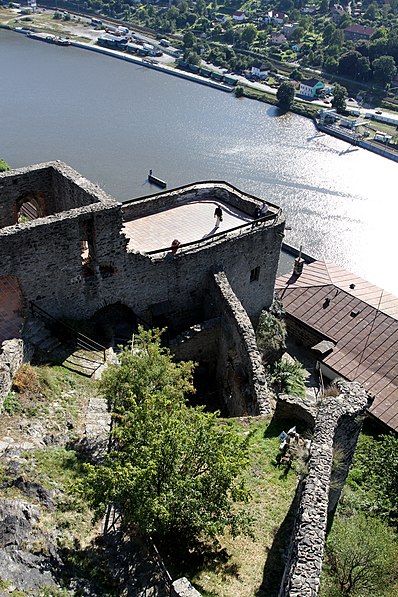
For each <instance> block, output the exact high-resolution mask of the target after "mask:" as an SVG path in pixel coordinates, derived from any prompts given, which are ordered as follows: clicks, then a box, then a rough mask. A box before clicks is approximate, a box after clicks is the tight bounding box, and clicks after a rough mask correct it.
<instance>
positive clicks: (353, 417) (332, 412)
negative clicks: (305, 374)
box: [279, 381, 369, 597]
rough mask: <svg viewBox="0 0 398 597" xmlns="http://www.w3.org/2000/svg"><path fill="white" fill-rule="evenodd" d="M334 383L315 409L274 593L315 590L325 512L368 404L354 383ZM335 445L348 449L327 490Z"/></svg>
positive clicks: (297, 596) (308, 595) (287, 596)
mask: <svg viewBox="0 0 398 597" xmlns="http://www.w3.org/2000/svg"><path fill="white" fill-rule="evenodd" d="M336 385H337V387H338V388H339V390H340V392H341V393H340V395H339V396H337V397H328V398H325V399H324V400H323V401H322V402H321V404H320V406H319V410H318V413H317V417H316V421H315V428H314V433H313V438H312V442H311V448H310V456H309V460H308V463H307V466H308V473H307V475H306V477H305V478H304V479H303V480H302V481H301V485H302V486H301V488H300V490H301V495H300V499H299V505H298V512H297V516H296V520H295V526H294V530H293V534H292V539H291V544H290V548H289V552H288V556H287V562H286V566H285V572H284V576H283V580H282V584H281V588H280V592H279V597H316V596H317V595H318V592H319V588H320V575H321V570H322V559H323V553H324V545H325V538H326V529H327V524H328V513H329V512H330V511H331V510H332V509H334V508H335V506H336V504H337V500H338V497H339V496H340V493H341V489H342V485H343V483H344V481H345V478H346V476H347V473H348V470H349V466H350V464H351V461H352V457H353V454H354V450H355V446H356V443H357V439H358V435H359V432H360V430H361V427H362V420H363V419H362V417H363V415H364V414H365V411H366V408H367V407H368V404H369V396H368V394H367V393H366V392H365V390H363V389H362V387H361V386H360V385H359V384H358V383H349V382H343V381H341V382H337V384H336ZM337 448H339V450H340V449H342V450H343V451H344V450H347V451H346V454H345V457H344V462H343V465H344V467H343V468H344V470H343V471H342V472H341V473H340V474H339V481H340V483H341V485H340V487H339V488H338V489H337V490H332V491H331V482H332V481H334V480H335V479H334V478H333V477H334V474H333V459H334V456H335V451H336V449H337ZM339 464H340V465H341V463H339ZM333 485H334V483H333Z"/></svg>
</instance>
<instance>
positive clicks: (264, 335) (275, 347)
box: [256, 311, 286, 364]
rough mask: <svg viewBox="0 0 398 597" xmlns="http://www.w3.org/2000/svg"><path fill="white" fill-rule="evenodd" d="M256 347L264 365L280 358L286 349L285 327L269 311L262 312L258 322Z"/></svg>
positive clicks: (282, 322)
mask: <svg viewBox="0 0 398 597" xmlns="http://www.w3.org/2000/svg"><path fill="white" fill-rule="evenodd" d="M256 337H257V346H258V349H259V350H260V352H261V353H262V357H263V360H264V362H265V363H267V364H272V363H275V361H277V360H278V359H280V358H281V356H282V354H283V352H284V351H285V349H286V344H285V338H286V325H285V322H284V321H281V320H280V319H279V318H278V317H275V315H273V314H272V313H271V312H270V311H262V312H261V315H260V320H259V322H258V326H257V331H256Z"/></svg>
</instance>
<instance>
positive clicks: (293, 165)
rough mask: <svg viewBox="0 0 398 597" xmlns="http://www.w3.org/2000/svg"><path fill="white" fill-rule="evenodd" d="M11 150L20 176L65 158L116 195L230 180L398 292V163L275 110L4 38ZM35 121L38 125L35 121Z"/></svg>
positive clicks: (7, 152)
mask: <svg viewBox="0 0 398 597" xmlns="http://www.w3.org/2000/svg"><path fill="white" fill-rule="evenodd" d="M0 49H3V50H4V51H7V57H8V59H7V61H4V62H3V64H2V76H3V80H5V81H7V85H5V86H3V87H2V88H1V93H0V110H1V113H2V114H7V118H3V119H2V131H1V141H2V146H1V151H2V155H1V157H3V158H4V159H6V161H7V162H9V163H10V164H11V165H12V166H14V167H19V166H25V165H28V164H32V163H38V162H41V161H47V160H53V159H61V160H63V161H65V162H67V163H68V164H70V165H71V166H72V167H74V168H76V169H77V170H78V171H79V172H81V173H82V174H83V175H84V176H87V178H89V179H90V180H92V181H94V182H98V183H99V184H100V186H102V187H103V188H104V190H106V191H107V192H109V193H111V194H112V195H113V196H114V197H116V198H117V199H120V200H125V199H128V198H131V197H138V196H141V195H145V194H150V193H154V192H156V191H157V189H156V188H154V187H152V186H150V185H148V183H147V182H146V175H147V172H148V170H149V168H154V171H155V173H156V174H157V175H158V176H160V177H161V178H163V179H166V180H167V182H168V187H169V188H172V187H175V186H179V185H182V184H186V183H189V182H192V181H197V180H204V179H212V180H220V179H223V180H227V181H229V182H231V183H232V184H234V185H236V186H238V187H239V188H241V189H242V190H243V191H247V192H249V193H252V194H254V195H257V196H259V197H263V198H265V199H268V200H269V201H271V202H273V203H276V204H278V205H280V206H281V207H283V209H284V211H285V213H286V218H287V222H288V224H289V226H291V228H292V230H291V231H289V232H287V233H286V241H287V242H288V243H290V244H293V245H295V246H299V245H300V244H303V247H304V250H305V251H306V252H307V253H310V254H313V255H314V256H316V257H318V258H322V257H324V258H326V259H329V260H331V261H335V262H336V263H338V264H340V265H342V266H343V267H346V268H347V269H350V270H352V271H353V272H356V273H358V274H359V275H363V276H365V277H367V278H368V279H369V280H370V281H372V282H374V283H376V284H379V285H381V286H384V287H386V288H388V289H391V290H392V291H393V292H395V293H396V294H398V277H397V276H395V275H392V272H395V269H396V268H395V250H396V242H395V238H396V229H397V224H398V207H397V199H396V193H395V191H394V189H395V187H396V180H397V178H396V176H397V172H398V170H397V168H398V166H397V164H396V163H394V162H391V161H389V160H386V159H384V158H381V157H379V156H376V155H374V154H371V153H369V152H367V151H365V150H363V149H357V148H353V147H352V146H350V145H348V144H347V143H345V142H342V141H340V140H337V139H334V138H332V137H329V136H327V135H323V134H319V133H318V132H317V131H316V129H315V127H314V125H313V123H312V122H311V121H310V120H307V119H304V118H300V117H298V116H296V115H294V114H284V115H281V114H280V112H279V110H278V109H277V108H276V107H274V106H268V105H267V104H262V103H258V102H254V101H249V100H244V99H243V100H242V99H241V100H237V99H235V98H234V97H233V96H232V95H228V94H223V93H221V92H218V91H215V90H213V89H209V88H206V87H201V86H199V85H195V84H193V83H189V82H187V81H182V80H179V79H175V78H173V77H168V76H165V75H162V74H159V73H155V72H153V71H149V70H148V69H145V68H141V67H135V66H132V65H129V64H127V63H125V62H122V61H118V60H115V59H111V58H108V57H106V56H101V55H96V54H92V53H90V52H85V51H83V50H77V49H75V48H71V47H69V48H60V47H57V46H50V45H48V44H42V43H40V42H35V41H32V40H28V39H26V38H24V37H23V36H18V35H17V34H12V33H11V32H8V31H4V30H0ZM32 115H34V118H32Z"/></svg>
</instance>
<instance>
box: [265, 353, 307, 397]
mask: <svg viewBox="0 0 398 597" xmlns="http://www.w3.org/2000/svg"><path fill="white" fill-rule="evenodd" d="M306 374H307V372H306V370H305V369H304V367H303V366H302V365H301V363H299V362H298V361H297V359H294V361H293V362H292V361H288V360H287V359H281V360H280V361H278V362H276V363H275V365H274V366H273V367H272V369H271V380H272V382H273V383H274V384H275V385H276V386H277V388H278V393H283V394H290V395H292V396H301V397H304V396H305V383H304V382H305V378H306Z"/></svg>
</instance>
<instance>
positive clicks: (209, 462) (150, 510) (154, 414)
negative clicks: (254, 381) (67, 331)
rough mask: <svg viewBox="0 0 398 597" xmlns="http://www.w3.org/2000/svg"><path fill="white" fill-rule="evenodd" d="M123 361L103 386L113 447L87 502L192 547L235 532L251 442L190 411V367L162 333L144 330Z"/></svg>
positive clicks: (86, 485) (89, 482) (90, 480)
mask: <svg viewBox="0 0 398 597" xmlns="http://www.w3.org/2000/svg"><path fill="white" fill-rule="evenodd" d="M118 358H119V361H120V366H117V365H115V366H112V367H110V368H109V369H108V370H107V371H106V372H105V374H104V377H103V381H102V382H101V387H102V390H103V391H104V393H105V396H106V397H107V399H108V402H109V404H110V405H111V407H112V408H113V418H114V427H113V432H112V438H113V449H112V451H111V452H110V453H109V454H108V456H107V457H106V458H105V460H104V462H103V463H102V464H101V465H88V466H87V477H86V479H85V481H84V482H83V491H84V492H85V494H86V497H87V499H88V501H89V503H90V504H91V505H92V507H93V508H94V509H95V511H96V512H97V513H99V514H100V513H102V512H103V511H104V507H105V505H106V504H114V505H116V506H117V508H118V509H120V511H121V513H122V515H123V519H124V522H125V525H126V526H127V527H128V526H129V525H138V526H139V529H140V530H141V532H143V533H151V534H153V535H154V536H156V537H157V538H165V537H167V538H171V539H173V538H174V539H176V540H177V541H183V542H185V543H186V544H187V545H188V544H189V542H190V541H191V540H193V539H196V538H203V537H214V536H215V535H216V534H219V533H221V532H222V531H223V529H224V528H225V527H226V526H228V527H229V528H230V530H231V532H232V534H233V535H235V534H237V533H238V532H239V530H241V529H242V528H243V527H244V518H243V516H242V515H241V514H240V513H239V512H238V511H237V509H236V506H235V505H234V502H236V501H239V500H246V499H247V491H246V489H245V486H244V484H243V482H242V481H241V480H240V478H239V475H240V473H241V472H242V470H243V469H244V468H245V466H246V464H247V463H248V455H247V444H248V437H246V438H244V439H242V438H241V437H240V436H239V435H238V434H237V432H236V431H235V428H233V427H232V425H220V424H219V422H218V413H205V412H204V411H203V408H202V407H196V408H191V407H189V406H188V404H187V402H186V394H187V392H192V391H193V386H192V371H193V363H191V362H187V363H174V361H173V359H172V356H171V354H170V352H169V351H168V350H167V349H166V348H162V347H161V345H160V332H159V330H154V331H151V332H144V331H143V330H141V331H140V332H139V334H138V336H137V337H136V340H135V343H134V350H130V349H129V348H128V349H125V350H124V351H122V352H121V353H120V354H119V355H118Z"/></svg>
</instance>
